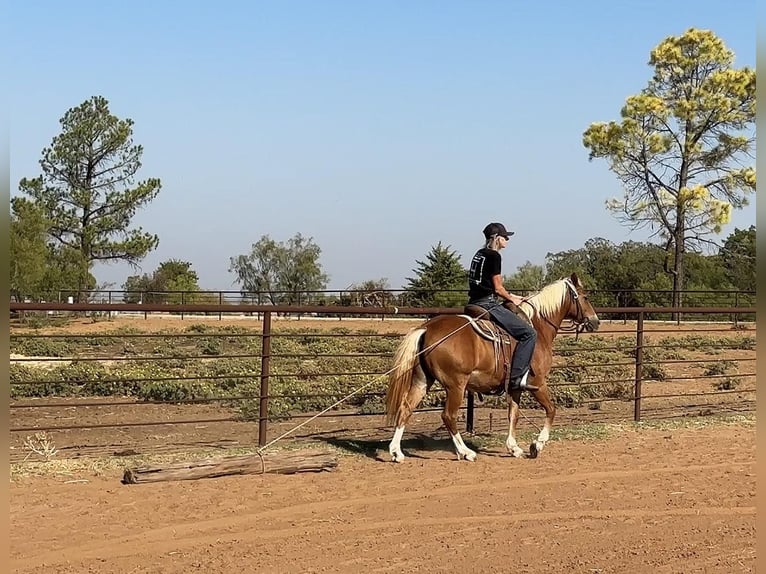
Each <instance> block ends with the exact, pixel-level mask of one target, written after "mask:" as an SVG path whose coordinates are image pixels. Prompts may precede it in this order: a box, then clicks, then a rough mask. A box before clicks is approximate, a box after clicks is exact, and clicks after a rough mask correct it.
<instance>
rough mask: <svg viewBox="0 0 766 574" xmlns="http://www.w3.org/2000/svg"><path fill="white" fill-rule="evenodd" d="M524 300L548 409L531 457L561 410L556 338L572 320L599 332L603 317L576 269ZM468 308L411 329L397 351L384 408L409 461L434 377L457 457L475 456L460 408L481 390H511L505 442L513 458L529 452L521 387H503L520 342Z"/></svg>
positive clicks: (535, 377) (536, 375)
mask: <svg viewBox="0 0 766 574" xmlns="http://www.w3.org/2000/svg"><path fill="white" fill-rule="evenodd" d="M518 307H519V309H520V310H521V311H523V312H524V313H525V314H526V317H527V318H528V319H529V320H530V322H531V323H532V325H533V327H534V328H535V331H537V342H536V344H535V350H534V354H533V356H532V362H531V368H530V373H529V382H530V383H531V384H532V385H534V386H536V387H537V390H530V392H531V393H532V395H533V396H534V397H535V399H537V402H539V403H540V405H542V407H543V408H544V409H545V424H544V425H543V428H542V429H541V430H540V433H539V435H538V436H537V438H536V439H535V440H534V441H533V442H532V444H531V445H530V447H529V456H530V458H536V457H537V456H538V454H539V452H540V451H542V450H543V448H544V447H545V443H546V442H547V441H548V439H549V437H550V430H551V427H552V426H553V419H554V417H555V415H556V406H555V404H554V402H553V400H552V398H551V394H550V390H549V388H548V386H547V384H546V377H547V376H548V373H549V372H550V369H551V366H552V364H553V340H554V339H555V338H556V335H557V334H558V332H559V328H560V326H561V323H562V322H563V321H564V320H565V319H569V320H571V321H572V322H573V323H574V328H575V329H576V330H577V332H578V334H579V332H581V331H583V330H587V331H589V332H593V331H596V330H597V329H598V327H599V318H598V315H597V314H596V311H595V310H594V309H593V306H592V305H591V304H590V302H589V301H588V295H587V292H586V291H585V289H584V287H583V285H582V283H581V282H580V279H579V278H578V276H577V274H576V273H572V275H571V276H570V277H567V278H563V279H559V280H558V281H555V282H553V283H551V284H549V285H546V286H545V287H543V288H542V289H541V290H540V291H539V292H537V293H536V294H534V295H532V296H530V297H528V298H527V299H525V300H524V301H523V302H522V303H521V304H519V306H518ZM464 311H467V312H469V313H470V315H469V314H464V315H437V316H435V317H432V318H430V319H428V320H427V321H425V322H424V323H422V324H421V325H420V326H418V327H415V328H413V329H411V330H410V331H409V332H408V333H407V334H406V335H405V336H404V338H403V339H402V341H401V343H400V344H399V346H398V347H397V349H396V351H395V353H394V366H393V368H392V370H391V372H390V374H389V376H388V389H387V391H386V409H385V416H386V421H387V423H388V424H389V425H392V426H394V427H395V430H394V436H393V438H392V439H391V442H390V444H389V454H390V455H391V459H392V460H393V461H394V462H402V461H403V460H404V458H405V456H404V453H403V452H402V448H401V440H402V435H403V434H404V428H405V425H406V424H407V421H408V420H409V418H410V416H411V415H412V412H413V411H414V410H415V409H416V408H417V406H418V404H419V403H420V401H421V400H423V397H425V395H426V393H427V392H428V391H429V390H430V388H431V386H432V385H433V383H434V382H435V381H439V383H441V385H442V386H443V387H444V389H445V390H446V392H447V398H446V401H445V404H444V410H443V411H442V421H443V423H444V426H445V427H446V428H447V430H448V431H449V434H450V436H451V437H452V442H453V443H454V445H455V450H456V452H457V457H458V460H461V459H466V460H469V461H473V460H475V459H476V452H475V451H473V450H471V449H470V448H468V447H467V446H466V444H465V443H464V442H463V439H462V438H461V436H460V433H459V432H458V429H457V413H458V410H459V409H460V407H461V405H462V403H463V396H464V395H465V393H466V391H469V392H474V393H478V394H480V395H481V394H490V393H494V394H502V392H504V391H507V394H508V422H509V425H508V438H507V440H506V442H505V446H506V448H507V450H508V452H509V453H510V454H511V456H513V457H516V458H518V457H521V456H523V455H524V451H523V449H522V448H521V447H520V446H519V445H518V443H517V442H516V437H515V432H516V423H517V422H518V418H519V400H520V398H521V392H522V391H521V390H520V389H519V390H508V389H506V388H505V387H504V385H505V384H506V383H505V381H506V380H507V369H508V368H509V366H508V364H507V363H508V360H507V358H509V357H511V356H512V354H513V350H514V348H515V345H516V342H515V340H513V339H512V338H511V337H510V336H508V334H507V333H506V332H505V331H504V330H503V329H502V328H501V327H499V326H498V325H496V324H495V323H494V322H493V321H490V320H489V316H488V314H487V312H486V310H484V309H482V308H481V307H473V308H471V306H466V307H465V309H464ZM477 311H478V312H477ZM480 315H483V316H486V317H487V318H486V319H482V318H481V317H480ZM477 319H478V320H477Z"/></svg>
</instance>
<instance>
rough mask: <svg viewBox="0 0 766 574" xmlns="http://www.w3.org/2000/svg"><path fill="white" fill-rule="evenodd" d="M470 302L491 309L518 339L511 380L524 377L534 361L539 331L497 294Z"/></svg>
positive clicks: (503, 325)
mask: <svg viewBox="0 0 766 574" xmlns="http://www.w3.org/2000/svg"><path fill="white" fill-rule="evenodd" d="M469 303H470V304H471V305H478V306H479V307H481V308H483V309H486V310H487V311H489V315H490V317H492V319H493V320H494V321H495V323H497V324H498V325H500V326H501V327H502V328H503V329H505V330H506V331H507V332H508V334H509V335H510V336H511V337H513V338H514V339H516V341H517V344H516V349H515V350H514V351H513V358H512V359H511V381H513V380H514V379H520V378H521V377H523V376H524V373H526V372H527V371H528V370H529V365H530V363H531V362H532V354H533V353H534V352H535V342H537V331H535V329H534V327H532V325H530V324H529V323H527V322H526V321H524V319H521V318H520V317H518V316H517V315H516V314H515V313H514V312H513V311H510V310H508V309H506V308H505V307H503V301H502V299H500V298H499V297H497V296H495V295H489V296H487V297H482V298H481V299H475V300H473V301H469Z"/></svg>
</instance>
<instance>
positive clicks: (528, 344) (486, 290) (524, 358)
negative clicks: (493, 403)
mask: <svg viewBox="0 0 766 574" xmlns="http://www.w3.org/2000/svg"><path fill="white" fill-rule="evenodd" d="M513 233H514V232H513V231H507V230H506V229H505V226H504V225H503V224H502V223H490V224H489V225H487V226H486V227H485V228H484V237H485V239H486V243H485V244H484V247H482V248H481V249H479V250H478V251H477V252H476V255H474V256H473V259H472V260H471V267H470V268H469V270H468V299H469V301H468V303H469V304H470V305H478V306H479V307H482V308H483V309H486V310H487V311H488V313H489V315H490V316H491V317H492V318H493V319H494V320H495V322H497V323H498V324H499V325H500V326H501V327H503V328H504V329H505V330H506V331H507V332H508V334H509V335H510V336H511V337H513V338H514V339H516V341H517V342H518V344H517V345H516V349H515V350H514V352H513V359H512V360H511V373H510V382H509V385H508V388H509V389H510V390H519V389H522V390H523V389H527V390H530V391H536V390H537V387H536V386H534V385H531V384H528V383H527V376H528V375H529V365H530V362H531V361H532V353H533V352H534V350H535V342H536V341H537V332H536V331H535V330H534V328H533V327H532V326H531V325H530V324H529V323H527V322H526V321H524V320H523V319H521V318H519V317H518V316H517V315H516V314H515V313H513V312H512V311H510V310H509V309H507V308H506V307H504V306H503V302H504V301H510V302H512V303H515V304H516V305H519V304H520V303H521V302H522V301H523V299H522V298H521V297H519V296H518V295H514V294H513V293H509V292H508V291H506V289H505V287H503V277H502V275H501V273H500V270H501V266H502V257H501V256H500V250H501V249H503V248H504V247H505V246H506V245H507V244H508V238H509V237H510V236H511V235H513Z"/></svg>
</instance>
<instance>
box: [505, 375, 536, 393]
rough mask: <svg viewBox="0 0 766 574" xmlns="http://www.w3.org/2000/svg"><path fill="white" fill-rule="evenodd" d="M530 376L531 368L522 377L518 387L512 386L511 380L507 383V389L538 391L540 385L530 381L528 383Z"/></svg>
mask: <svg viewBox="0 0 766 574" xmlns="http://www.w3.org/2000/svg"><path fill="white" fill-rule="evenodd" d="M528 376H529V370H527V371H526V372H525V373H524V376H523V377H521V380H520V381H519V384H518V386H516V387H513V386H511V381H510V380H509V381H508V384H507V390H508V391H538V390H540V387H538V386H535V385H530V384H529V383H527V377H528Z"/></svg>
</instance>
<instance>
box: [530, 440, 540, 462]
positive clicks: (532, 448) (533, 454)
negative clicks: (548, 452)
mask: <svg viewBox="0 0 766 574" xmlns="http://www.w3.org/2000/svg"><path fill="white" fill-rule="evenodd" d="M538 454H540V452H539V451H538V450H537V443H536V442H533V443H532V444H530V445H529V458H537V455H538Z"/></svg>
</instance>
